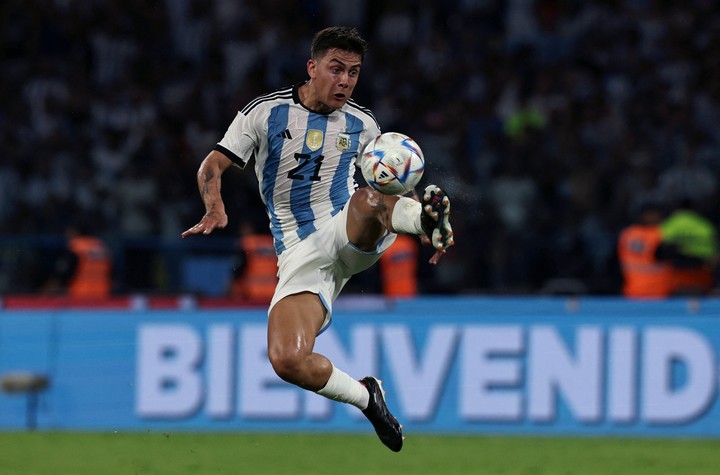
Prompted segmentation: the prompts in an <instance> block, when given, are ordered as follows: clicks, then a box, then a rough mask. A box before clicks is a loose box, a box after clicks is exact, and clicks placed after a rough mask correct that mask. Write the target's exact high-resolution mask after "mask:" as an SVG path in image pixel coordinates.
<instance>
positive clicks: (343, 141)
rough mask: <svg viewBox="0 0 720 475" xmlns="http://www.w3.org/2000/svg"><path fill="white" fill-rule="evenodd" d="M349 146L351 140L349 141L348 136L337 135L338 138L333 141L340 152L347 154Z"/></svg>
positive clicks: (343, 134)
mask: <svg viewBox="0 0 720 475" xmlns="http://www.w3.org/2000/svg"><path fill="white" fill-rule="evenodd" d="M351 144H352V140H351V139H350V134H345V133H340V134H338V138H337V140H336V141H335V145H336V146H337V149H338V150H340V151H341V152H347V151H348V150H350V145H351Z"/></svg>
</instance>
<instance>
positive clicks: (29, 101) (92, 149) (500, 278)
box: [0, 0, 720, 294]
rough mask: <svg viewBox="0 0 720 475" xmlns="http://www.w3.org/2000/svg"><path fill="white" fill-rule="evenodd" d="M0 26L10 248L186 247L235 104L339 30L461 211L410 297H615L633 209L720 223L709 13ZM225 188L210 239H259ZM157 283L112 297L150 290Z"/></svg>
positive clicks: (677, 7)
mask: <svg viewBox="0 0 720 475" xmlns="http://www.w3.org/2000/svg"><path fill="white" fill-rule="evenodd" d="M0 22H2V25H1V26H0V35H1V36H0V42H1V43H2V45H3V46H2V49H3V56H4V58H3V60H2V64H3V66H2V70H3V74H2V75H1V76H0V95H1V97H0V100H1V102H2V104H3V106H2V109H1V111H0V144H2V159H1V160H0V235H1V236H5V237H8V236H19V237H22V236H37V235H61V234H62V233H63V232H64V230H65V227H66V226H67V225H68V223H70V222H75V221H83V222H85V223H91V224H92V228H93V232H94V233H95V234H97V235H99V236H103V237H106V238H108V239H115V240H117V239H119V238H121V239H132V238H150V239H153V240H155V241H156V242H160V243H168V242H173V241H175V240H177V239H179V234H180V232H181V231H182V230H183V229H185V228H186V227H187V226H189V225H190V224H192V223H193V222H194V220H196V219H197V216H199V215H201V214H202V203H201V202H200V200H199V198H198V196H197V185H196V181H195V173H196V170H197V167H198V164H199V162H200V161H201V160H202V159H203V158H204V156H205V155H206V154H207V152H208V151H209V150H210V149H211V147H212V146H213V145H214V143H216V142H217V141H218V140H219V139H220V138H221V137H222V134H223V133H224V131H225V130H226V128H227V125H228V124H229V123H230V121H231V120H232V118H233V117H234V116H235V114H236V112H237V110H238V109H239V108H242V107H243V106H244V105H245V104H246V103H247V102H249V101H250V100H252V99H253V98H254V97H256V96H257V95H259V94H261V93H264V92H266V91H268V90H272V89H275V88H280V87H283V86H286V85H288V84H291V83H293V82H296V81H299V80H302V79H304V78H305V77H306V72H305V69H304V67H302V65H303V64H304V62H305V60H306V59H307V57H308V55H309V52H308V51H306V48H305V45H307V44H309V42H310V41H309V40H310V37H311V35H312V34H313V33H314V32H315V31H316V30H318V29H320V28H322V27H324V26H327V25H331V24H346V25H347V24H352V25H355V26H357V27H358V28H359V29H360V30H361V32H362V33H363V34H364V35H365V36H366V37H367V38H368V39H369V42H370V51H369V55H368V57H367V58H366V62H365V64H364V66H363V72H362V80H361V81H360V83H359V85H358V88H357V89H356V91H355V94H354V96H355V99H356V100H357V101H358V102H359V103H361V104H363V105H366V106H368V107H370V108H371V109H372V110H373V112H374V114H375V116H376V117H377V118H378V120H379V122H380V124H381V126H382V128H383V130H384V131H389V130H397V131H400V132H404V133H407V134H409V135H411V136H412V137H413V138H414V139H415V140H416V141H417V142H418V143H419V144H420V145H421V147H422V148H423V151H424V153H425V156H426V159H427V160H428V162H429V164H428V168H427V170H426V172H425V178H424V181H428V182H435V183H437V184H439V185H440V186H442V187H443V188H445V189H447V190H448V192H449V193H450V195H451V197H452V199H453V200H454V201H453V210H454V219H455V221H454V227H455V232H456V236H457V239H456V242H457V247H456V248H455V249H453V250H452V251H451V252H450V253H448V255H447V256H446V258H445V259H444V260H443V262H442V263H441V265H439V266H437V267H431V266H428V265H426V264H425V261H427V257H429V253H430V250H425V252H426V254H424V255H423V257H422V259H423V263H422V264H421V274H420V275H421V278H420V287H421V289H422V291H424V292H429V293H433V292H439V293H446V292H447V293H450V292H474V293H521V292H523V293H524V292H556V291H568V290H569V289H576V290H577V291H581V292H587V293H593V294H606V293H607V294H611V293H618V292H619V289H620V288H621V283H620V274H619V271H618V265H617V258H616V250H615V249H616V245H617V238H618V234H619V232H620V230H621V229H622V228H623V227H624V226H626V225H627V224H628V223H629V222H631V221H632V214H633V212H634V211H635V210H636V209H637V208H638V207H639V206H641V205H642V203H643V202H645V201H647V200H648V199H654V200H657V199H661V200H662V201H663V203H664V204H665V205H666V206H667V209H668V210H670V209H671V208H672V207H673V206H675V205H676V204H677V203H679V202H680V201H681V200H691V201H692V202H694V203H695V204H696V205H700V206H701V211H702V212H703V213H704V214H705V215H706V216H707V217H708V218H709V219H710V220H711V221H712V222H713V223H715V224H716V225H717V223H720V208H718V205H717V203H718V200H717V197H718V172H719V171H720V62H719V61H718V58H719V57H720V5H719V4H718V3H717V2H715V1H712V0H614V1H607V0H602V1H601V0H535V1H533V0H509V1H499V0H445V1H442V2H440V1H432V0H417V1H413V0H394V1H392V2H386V1H382V0H346V1H343V2H336V1H334V0H304V1H282V0H264V1H262V2H260V1H251V0H244V1H241V0H166V1H160V0H154V1H147V0H125V1H123V2H117V1H113V0H92V1H85V0H83V1H80V0H5V1H3V2H2V3H1V4H0ZM223 194H226V195H227V198H226V203H228V205H232V206H231V208H230V209H229V210H228V214H229V216H230V223H231V224H230V225H229V226H228V228H227V229H226V230H224V232H223V233H220V236H219V237H223V236H224V237H230V236H233V235H234V234H235V233H236V231H237V229H238V227H239V225H240V224H241V223H242V222H243V221H252V222H254V223H262V224H263V225H265V223H266V218H265V214H264V209H263V207H262V204H261V203H260V201H259V198H258V194H257V190H256V183H255V178H254V176H253V174H252V173H251V172H250V171H249V170H246V171H244V172H242V171H239V170H238V171H237V172H233V173H232V174H231V176H230V177H229V178H228V180H227V181H226V184H225V186H224V189H223ZM160 247H162V246H160ZM152 252H156V253H158V254H160V253H161V250H159V249H158V250H155V251H152ZM152 252H151V254H152ZM141 260H145V261H147V255H146V256H144V257H142V259H141ZM151 274H152V273H151ZM153 275H155V274H152V275H149V276H148V277H147V278H146V279H145V281H144V282H142V284H141V283H140V282H141V280H137V279H136V280H132V279H126V285H125V287H124V290H134V289H133V285H136V286H140V287H141V288H140V290H163V285H166V284H163V281H162V279H161V278H159V277H158V278H155V277H153ZM371 280H372V279H365V280H364V279H363V278H362V277H361V276H360V277H359V278H358V279H357V281H356V283H354V284H353V285H355V286H356V287H355V288H356V289H357V290H361V291H362V290H363V285H370V284H368V282H370V281H371ZM9 281H12V282H16V283H17V285H18V286H20V290H23V288H22V285H26V286H28V285H31V283H30V282H29V281H28V282H24V283H23V281H22V279H15V280H12V279H11V280H9ZM350 288H352V287H350ZM6 290H7V289H6ZM9 290H13V288H12V287H10V289H9ZM166 290H167V289H166ZM169 290H177V289H169Z"/></svg>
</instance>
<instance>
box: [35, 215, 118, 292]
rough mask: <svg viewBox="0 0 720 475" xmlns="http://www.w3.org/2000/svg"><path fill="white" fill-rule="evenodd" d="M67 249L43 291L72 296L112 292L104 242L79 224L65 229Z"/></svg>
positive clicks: (108, 258) (110, 270)
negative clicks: (85, 230)
mask: <svg viewBox="0 0 720 475" xmlns="http://www.w3.org/2000/svg"><path fill="white" fill-rule="evenodd" d="M65 236H66V239H67V252H66V253H65V255H64V256H62V258H60V259H59V260H58V262H57V263H56V265H55V276H54V277H53V278H52V279H51V280H50V282H49V283H48V284H46V286H45V289H44V290H45V291H46V292H48V293H55V292H56V291H59V292H64V293H66V294H67V295H68V296H70V297H73V298H80V299H84V298H104V297H108V296H109V295H110V294H111V291H112V258H111V254H110V251H109V249H108V247H107V246H106V245H105V243H104V242H103V241H102V240H101V239H99V238H97V237H94V236H91V235H90V233H87V232H84V230H83V229H82V228H81V227H80V226H70V227H68V229H67V230H66V232H65Z"/></svg>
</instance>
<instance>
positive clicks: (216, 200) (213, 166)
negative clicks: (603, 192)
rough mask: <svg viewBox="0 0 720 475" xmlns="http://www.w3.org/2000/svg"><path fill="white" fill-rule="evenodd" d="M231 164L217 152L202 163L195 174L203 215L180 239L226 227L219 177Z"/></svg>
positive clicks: (226, 220) (209, 155)
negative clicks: (203, 206) (202, 204)
mask: <svg viewBox="0 0 720 475" xmlns="http://www.w3.org/2000/svg"><path fill="white" fill-rule="evenodd" d="M232 164H233V162H232V160H230V159H229V158H228V157H226V156H225V155H223V154H222V153H221V152H219V151H217V150H213V151H212V152H210V153H209V154H208V156H207V157H205V160H203V161H202V163H201V164H200V168H198V172H197V182H198V189H199V190H200V197H201V198H202V200H203V203H204V204H205V214H204V215H203V217H202V219H200V222H199V223H197V224H196V225H195V226H193V227H192V228H190V229H188V230H186V231H185V232H183V233H182V234H181V236H182V237H187V236H190V235H191V234H201V233H202V234H205V235H207V234H210V233H211V232H213V230H215V229H216V228H224V227H225V226H227V223H228V217H227V214H226V213H225V203H223V200H222V196H221V194H220V183H221V179H220V177H221V176H222V174H223V172H224V171H225V170H227V169H228V168H229V167H230V165H232Z"/></svg>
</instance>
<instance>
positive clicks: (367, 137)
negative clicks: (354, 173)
mask: <svg viewBox="0 0 720 475" xmlns="http://www.w3.org/2000/svg"><path fill="white" fill-rule="evenodd" d="M380 134H381V131H380V126H378V124H377V122H375V119H374V118H372V117H371V120H365V130H363V132H362V134H361V135H360V148H359V149H358V153H362V151H363V150H365V146H366V145H367V144H368V143H370V141H371V140H373V139H375V137H377V136H378V135H380ZM358 165H359V163H358Z"/></svg>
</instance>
